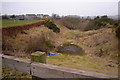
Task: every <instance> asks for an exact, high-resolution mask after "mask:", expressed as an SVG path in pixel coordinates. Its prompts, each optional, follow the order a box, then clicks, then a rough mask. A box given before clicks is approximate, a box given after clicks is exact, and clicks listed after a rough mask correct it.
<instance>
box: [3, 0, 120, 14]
mask: <svg viewBox="0 0 120 80" xmlns="http://www.w3.org/2000/svg"><path fill="white" fill-rule="evenodd" d="M28 13H29V14H30V13H31V14H49V15H51V14H52V13H56V14H59V15H61V16H62V15H80V16H97V15H109V16H110V15H117V14H118V0H104V1H102V0H98V1H97V0H96V1H94V0H92V1H90V0H89V1H87V0H85V1H81V0H71V1H70V0H66V1H65V0H60V1H59V0H58V1H57V0H56V1H55V0H41V1H38V0H29V1H28V0H26V1H24V0H21V1H15V0H4V1H2V14H28Z"/></svg>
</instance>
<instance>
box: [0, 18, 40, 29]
mask: <svg viewBox="0 0 120 80" xmlns="http://www.w3.org/2000/svg"><path fill="white" fill-rule="evenodd" d="M38 21H39V20H2V27H9V26H18V25H25V24H31V23H34V22H38Z"/></svg>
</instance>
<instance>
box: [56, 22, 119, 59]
mask: <svg viewBox="0 0 120 80" xmlns="http://www.w3.org/2000/svg"><path fill="white" fill-rule="evenodd" d="M55 23H56V24H57V25H58V27H59V28H60V29H61V32H60V34H59V37H58V38H57V40H56V41H57V42H58V43H57V44H56V45H59V44H63V43H64V42H74V43H75V44H77V45H79V46H81V47H82V48H83V49H84V50H85V53H86V54H88V55H91V56H97V57H106V58H113V59H117V56H118V39H117V38H116V36H115V33H114V31H113V29H112V28H102V29H98V30H90V31H79V30H69V29H67V28H66V27H65V26H63V25H62V23H61V22H60V21H59V20H56V21H55Z"/></svg>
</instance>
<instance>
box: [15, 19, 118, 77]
mask: <svg viewBox="0 0 120 80" xmlns="http://www.w3.org/2000/svg"><path fill="white" fill-rule="evenodd" d="M55 23H56V24H57V25H58V27H59V28H60V29H61V32H60V33H58V34H55V33H52V32H51V31H50V30H49V29H47V28H46V27H41V28H33V29H30V30H29V31H26V32H27V33H28V34H27V35H23V34H22V35H19V36H18V38H17V39H19V41H21V40H22V41H23V40H25V39H26V40H27V39H29V38H27V37H29V36H37V35H38V34H41V32H50V33H51V35H49V36H50V37H52V40H54V43H55V45H56V46H58V45H60V44H63V43H64V42H68V41H69V42H71V41H73V42H75V43H76V44H78V45H80V46H81V47H82V48H83V49H84V50H86V51H85V52H86V54H88V55H85V56H71V55H68V56H67V55H61V54H58V53H56V54H57V55H56V56H50V57H49V56H48V57H47V63H48V64H52V65H57V66H62V67H69V68H73V69H79V70H85V71H91V72H99V73H104V74H109V75H116V76H117V72H118V67H117V64H116V62H115V61H111V60H110V59H105V58H98V57H95V56H92V57H91V56H90V55H89V53H91V54H92V53H94V52H96V51H95V50H97V51H99V49H100V48H103V49H105V48H106V49H105V51H104V50H103V51H104V52H106V51H107V53H109V52H110V53H111V54H113V55H115V54H116V53H117V50H116V47H115V46H116V44H117V40H116V39H115V37H114V35H111V29H105V30H104V29H103V30H93V31H88V32H81V31H78V30H72V31H71V30H69V29H67V28H66V27H64V26H62V24H61V23H60V22H59V21H55ZM105 33H108V36H112V37H111V38H110V41H109V42H107V43H106V44H104V43H102V44H101V45H98V46H95V45H92V44H96V43H94V42H95V41H97V40H95V41H94V37H95V38H96V37H97V36H100V35H103V34H105ZM53 34H54V35H53ZM107 38H108V39H109V37H103V41H104V39H107ZM98 39H99V38H98ZM100 39H101V37H100ZM99 41H101V40H99ZM17 43H18V41H17ZM20 43H21V42H20ZM90 43H91V44H90ZM113 44H115V45H113ZM19 45H20V44H19ZM21 46H23V45H22V44H21ZM90 46H92V47H90ZM111 46H112V47H111ZM114 47H115V48H114ZM109 48H110V49H109ZM104 54H106V53H104ZM109 65H111V66H109Z"/></svg>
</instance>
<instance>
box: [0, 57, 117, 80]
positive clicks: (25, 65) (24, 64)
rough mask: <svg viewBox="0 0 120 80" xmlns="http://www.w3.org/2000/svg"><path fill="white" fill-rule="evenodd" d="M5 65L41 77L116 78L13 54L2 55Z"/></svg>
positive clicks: (115, 77)
mask: <svg viewBox="0 0 120 80" xmlns="http://www.w3.org/2000/svg"><path fill="white" fill-rule="evenodd" d="M1 57H2V65H3V67H8V68H11V69H14V70H17V71H21V72H24V73H27V74H30V75H32V76H36V77H40V78H108V79H109V78H114V79H117V76H109V75H105V74H101V73H93V72H86V71H82V70H75V69H70V68H65V67H58V66H53V65H49V64H42V63H34V62H31V61H27V60H24V59H20V58H15V57H12V56H6V55H2V56H1Z"/></svg>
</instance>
